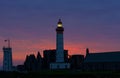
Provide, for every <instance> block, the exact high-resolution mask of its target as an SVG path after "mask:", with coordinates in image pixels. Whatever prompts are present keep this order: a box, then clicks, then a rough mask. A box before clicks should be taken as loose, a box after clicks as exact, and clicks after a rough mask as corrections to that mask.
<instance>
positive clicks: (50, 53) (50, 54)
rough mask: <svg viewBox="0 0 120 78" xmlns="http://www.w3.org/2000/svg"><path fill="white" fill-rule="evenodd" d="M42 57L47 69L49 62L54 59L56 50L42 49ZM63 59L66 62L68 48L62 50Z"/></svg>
mask: <svg viewBox="0 0 120 78" xmlns="http://www.w3.org/2000/svg"><path fill="white" fill-rule="evenodd" d="M43 57H44V58H43V59H44V68H45V69H49V66H50V63H52V62H55V61H56V50H44V51H43ZM64 60H65V62H68V50H64Z"/></svg>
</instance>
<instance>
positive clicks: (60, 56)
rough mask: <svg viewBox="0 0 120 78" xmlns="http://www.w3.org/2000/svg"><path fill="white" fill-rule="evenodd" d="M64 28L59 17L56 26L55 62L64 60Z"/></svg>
mask: <svg viewBox="0 0 120 78" xmlns="http://www.w3.org/2000/svg"><path fill="white" fill-rule="evenodd" d="M63 32H64V28H63V26H62V22H61V19H59V21H58V24H57V28H56V62H64V40H63V39H64V38H63Z"/></svg>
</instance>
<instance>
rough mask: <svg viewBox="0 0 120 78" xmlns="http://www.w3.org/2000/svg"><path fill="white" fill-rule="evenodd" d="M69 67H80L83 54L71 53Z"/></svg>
mask: <svg viewBox="0 0 120 78" xmlns="http://www.w3.org/2000/svg"><path fill="white" fill-rule="evenodd" d="M69 59H70V64H71V69H81V68H82V63H83V61H84V55H72V56H71V57H70V58H69Z"/></svg>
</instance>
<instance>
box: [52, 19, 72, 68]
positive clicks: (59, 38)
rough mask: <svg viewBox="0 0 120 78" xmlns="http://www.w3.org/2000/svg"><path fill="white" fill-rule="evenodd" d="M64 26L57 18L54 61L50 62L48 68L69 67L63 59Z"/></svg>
mask: <svg viewBox="0 0 120 78" xmlns="http://www.w3.org/2000/svg"><path fill="white" fill-rule="evenodd" d="M63 32H64V28H63V25H62V21H61V19H59V21H58V23H57V28H56V62H55V63H51V64H50V69H69V68H70V64H69V63H66V62H65V61H64V37H63Z"/></svg>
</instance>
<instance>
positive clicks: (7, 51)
mask: <svg viewBox="0 0 120 78" xmlns="http://www.w3.org/2000/svg"><path fill="white" fill-rule="evenodd" d="M5 42H8V47H3V54H4V55H3V71H13V68H12V67H13V66H12V48H11V47H10V40H5Z"/></svg>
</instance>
